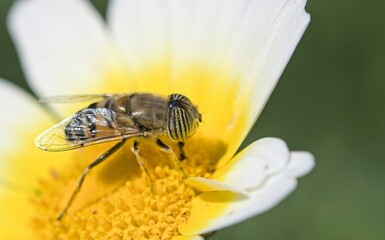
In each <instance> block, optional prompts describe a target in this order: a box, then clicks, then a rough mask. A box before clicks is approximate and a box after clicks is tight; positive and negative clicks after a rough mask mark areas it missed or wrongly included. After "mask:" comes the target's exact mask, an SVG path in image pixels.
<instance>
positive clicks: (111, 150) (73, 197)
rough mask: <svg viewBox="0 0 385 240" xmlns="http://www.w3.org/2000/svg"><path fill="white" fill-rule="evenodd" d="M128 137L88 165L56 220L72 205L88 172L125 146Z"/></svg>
mask: <svg viewBox="0 0 385 240" xmlns="http://www.w3.org/2000/svg"><path fill="white" fill-rule="evenodd" d="M126 140H127V139H123V140H122V141H120V142H119V143H117V144H115V145H114V146H113V147H112V148H110V149H109V150H108V151H107V152H105V153H103V154H102V155H100V156H99V157H98V158H97V159H96V160H95V161H93V162H92V163H91V164H90V165H88V166H87V168H86V169H85V170H84V171H83V173H82V175H81V176H80V179H79V181H78V184H77V186H76V188H75V190H74V191H73V193H72V195H71V197H70V199H69V200H68V202H67V204H66V206H65V207H64V209H63V211H62V212H61V213H60V215H59V216H58V217H57V218H56V220H58V221H60V220H61V219H62V218H63V216H64V215H65V213H66V212H67V210H68V208H69V207H70V206H71V204H72V202H73V201H74V200H75V197H76V196H77V195H78V193H79V192H80V189H81V187H82V185H83V182H84V179H85V178H86V176H87V173H88V172H89V171H91V170H92V169H93V168H94V167H96V166H97V165H99V164H100V163H102V162H103V161H104V160H106V159H107V158H108V157H109V156H111V154H113V153H114V152H116V151H117V150H118V149H119V148H121V147H122V146H123V144H124V143H125V142H126Z"/></svg>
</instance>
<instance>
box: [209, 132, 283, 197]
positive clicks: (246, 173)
mask: <svg viewBox="0 0 385 240" xmlns="http://www.w3.org/2000/svg"><path fill="white" fill-rule="evenodd" d="M288 161H289V149H288V147H287V145H286V143H285V142H284V141H282V140H281V139H278V138H263V139H260V140H258V141H256V142H254V143H252V144H251V145H250V146H248V147H247V148H245V149H244V150H243V151H242V152H240V153H239V154H237V155H236V156H235V157H234V158H233V159H231V160H230V162H229V163H228V164H226V165H225V166H224V167H222V168H220V169H218V170H217V171H216V172H215V173H214V176H213V178H214V179H215V180H218V181H220V182H223V183H226V184H229V185H232V186H234V187H237V188H241V189H245V190H249V189H253V188H257V187H259V186H260V185H261V184H263V183H264V181H265V180H266V179H267V178H268V177H269V176H271V175H273V174H276V173H278V172H279V171H282V169H284V168H285V167H286V166H287V164H288Z"/></svg>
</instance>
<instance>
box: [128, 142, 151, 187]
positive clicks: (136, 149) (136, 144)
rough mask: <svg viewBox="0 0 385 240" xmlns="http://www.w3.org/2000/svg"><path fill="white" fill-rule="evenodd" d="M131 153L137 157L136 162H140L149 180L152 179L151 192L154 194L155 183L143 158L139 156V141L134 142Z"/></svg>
mask: <svg viewBox="0 0 385 240" xmlns="http://www.w3.org/2000/svg"><path fill="white" fill-rule="evenodd" d="M131 151H132V153H133V154H134V155H135V157H136V161H138V164H139V167H140V169H142V170H143V171H144V172H145V173H146V174H147V176H148V178H149V179H150V183H151V191H152V192H154V181H153V179H152V177H151V175H150V172H149V171H148V168H147V167H146V164H145V163H144V161H143V158H142V157H141V156H140V154H139V141H138V140H134V143H133V145H132V148H131Z"/></svg>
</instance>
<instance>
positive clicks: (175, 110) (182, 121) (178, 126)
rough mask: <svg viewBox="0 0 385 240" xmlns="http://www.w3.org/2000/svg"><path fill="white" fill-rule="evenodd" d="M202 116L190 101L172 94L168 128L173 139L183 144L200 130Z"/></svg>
mask: <svg viewBox="0 0 385 240" xmlns="http://www.w3.org/2000/svg"><path fill="white" fill-rule="evenodd" d="M200 121H201V115H200V114H199V112H198V110H197V108H196V107H195V106H194V105H193V104H192V103H191V101H190V99H188V98H187V97H185V96H183V95H180V94H171V95H170V97H169V109H168V119H167V128H168V134H169V136H170V138H171V139H173V140H175V141H181V142H183V141H184V140H186V139H187V138H188V137H190V136H192V135H193V134H194V133H195V131H196V129H197V128H198V125H199V122H200Z"/></svg>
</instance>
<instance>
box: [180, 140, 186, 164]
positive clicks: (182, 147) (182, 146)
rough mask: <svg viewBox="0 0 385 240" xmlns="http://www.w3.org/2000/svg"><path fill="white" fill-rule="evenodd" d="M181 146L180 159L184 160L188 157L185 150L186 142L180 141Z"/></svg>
mask: <svg viewBox="0 0 385 240" xmlns="http://www.w3.org/2000/svg"><path fill="white" fill-rule="evenodd" d="M178 147H179V160H180V161H183V160H185V159H186V154H185V152H184V142H178Z"/></svg>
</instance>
